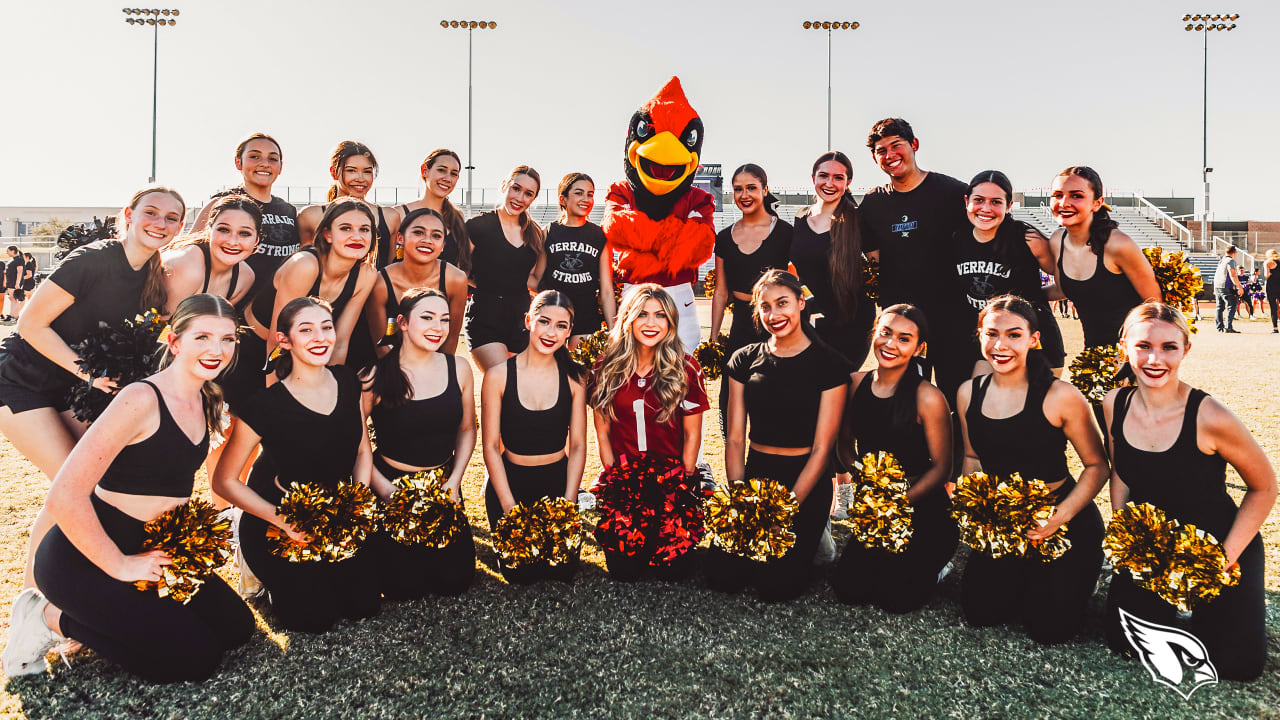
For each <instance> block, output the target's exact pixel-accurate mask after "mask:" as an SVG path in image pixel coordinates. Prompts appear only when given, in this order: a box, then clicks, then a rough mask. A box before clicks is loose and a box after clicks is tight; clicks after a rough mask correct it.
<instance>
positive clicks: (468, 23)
mask: <svg viewBox="0 0 1280 720" xmlns="http://www.w3.org/2000/svg"><path fill="white" fill-rule="evenodd" d="M440 27H442V28H444V29H446V30H450V29H458V30H466V31H467V201H466V207H467V217H471V176H472V172H473V171H475V169H476V167H475V164H474V163H472V162H471V34H472V33H474V32H475V31H476V30H496V29H497V28H498V23H496V22H494V21H492V20H441V21H440Z"/></svg>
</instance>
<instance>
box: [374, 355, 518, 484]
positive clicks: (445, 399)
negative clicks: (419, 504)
mask: <svg viewBox="0 0 1280 720" xmlns="http://www.w3.org/2000/svg"><path fill="white" fill-rule="evenodd" d="M444 357H445V361H446V365H447V367H448V372H449V380H448V383H447V384H446V385H445V388H444V392H442V393H440V394H439V395H436V396H434V397H429V398H422V399H421V400H413V399H409V400H405V401H404V402H402V403H401V404H399V405H396V406H395V407H391V406H389V405H388V404H387V402H386V400H385V399H380V400H379V402H378V404H377V405H374V406H373V410H372V411H371V412H370V413H369V416H370V417H371V418H373V429H374V431H375V432H376V433H377V435H378V454H379V455H381V456H382V457H384V458H389V459H391V460H395V461H396V462H398V463H402V464H404V465H411V466H413V467H437V466H439V465H443V464H445V463H447V462H448V461H449V458H451V457H453V449H454V447H455V446H456V445H457V438H458V425H459V424H461V423H462V389H461V387H459V385H458V373H457V359H456V358H455V357H454V356H452V355H445V356H444ZM503 415H504V417H505V411H504V413H503Z"/></svg>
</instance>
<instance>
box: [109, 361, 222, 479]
mask: <svg viewBox="0 0 1280 720" xmlns="http://www.w3.org/2000/svg"><path fill="white" fill-rule="evenodd" d="M142 382H143V383H144V384H145V385H146V386H147V387H149V388H151V390H152V391H154V392H155V394H156V404H158V405H159V406H160V426H159V427H157V428H156V431H155V432H153V433H151V434H150V435H149V436H147V437H146V438H145V439H143V440H139V441H138V442H136V443H132V444H130V445H125V446H124V447H123V448H121V449H120V452H119V453H118V454H117V455H116V457H115V459H114V460H112V461H111V465H110V466H108V467H107V469H106V471H105V472H104V473H102V479H101V480H99V481H98V487H100V488H102V489H103V490H110V491H111V492H118V493H126V494H129V495H157V496H161V497H191V491H192V490H193V489H194V488H195V484H196V471H197V470H199V469H200V465H202V464H203V463H204V459H205V457H206V456H207V455H208V454H209V430H208V428H205V431H204V438H203V439H201V440H200V442H198V443H193V442H191V438H190V437H188V436H187V434H186V433H185V432H183V431H182V428H181V427H179V426H178V423H177V421H176V420H174V419H173V415H170V414H169V406H168V405H167V404H166V403H165V401H164V395H162V394H160V388H157V387H156V386H155V385H152V384H151V383H150V382H148V381H146V380H143V381H142Z"/></svg>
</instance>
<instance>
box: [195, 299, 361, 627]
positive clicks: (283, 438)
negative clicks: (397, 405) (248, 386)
mask: <svg viewBox="0 0 1280 720" xmlns="http://www.w3.org/2000/svg"><path fill="white" fill-rule="evenodd" d="M275 341H276V343H277V344H278V345H279V347H280V349H281V351H282V352H281V354H280V356H279V357H278V358H277V359H276V366H275V374H276V377H277V378H278V379H279V382H277V383H275V384H274V385H272V386H271V387H269V388H267V389H266V390H264V391H262V392H260V393H258V394H256V395H254V396H253V397H251V398H249V399H248V400H246V401H245V403H244V404H243V406H242V410H241V412H240V420H241V422H240V423H238V424H237V425H236V427H235V429H234V430H233V431H232V433H231V438H230V439H228V440H227V445H226V447H225V448H224V449H223V451H222V459H221V460H219V461H218V467H217V469H216V470H214V474H213V480H212V483H213V491H214V492H216V493H217V494H218V495H221V496H222V497H224V498H227V499H228V500H230V501H231V503H232V504H233V505H235V506H236V507H239V508H242V509H243V510H244V514H243V515H242V516H241V519H240V550H241V552H242V553H243V555H244V560H245V563H246V564H247V565H248V566H249V569H250V570H252V571H253V573H254V574H255V575H257V577H258V579H259V580H261V581H262V584H263V586H265V587H266V589H267V593H268V597H269V598H270V601H271V610H272V612H274V613H275V616H276V619H277V620H278V621H279V623H280V625H281V626H282V627H284V628H285V629H288V630H301V631H304V632H316V633H318V632H324V631H326V630H328V629H329V628H330V627H331V626H332V625H333V624H334V623H335V622H337V621H338V619H340V618H348V619H351V620H357V619H361V618H366V617H370V616H372V615H376V614H377V612H378V605H379V603H380V602H381V597H380V595H381V594H380V592H379V589H378V583H377V576H376V573H375V570H374V563H373V561H372V559H371V553H370V552H369V550H368V549H362V550H360V551H359V552H357V553H355V555H354V556H352V557H348V558H346V559H341V560H333V559H324V558H318V559H310V560H304V561H296V562H295V561H293V560H290V559H287V558H285V557H281V556H280V555H279V554H277V550H278V547H277V546H278V545H279V544H281V543H280V538H278V537H273V536H279V535H280V534H284V535H287V537H288V539H289V540H291V541H293V542H294V543H297V544H299V545H308V544H309V543H310V541H311V540H312V538H309V537H308V536H307V535H305V534H303V533H301V532H299V531H298V530H296V529H295V528H294V527H293V526H291V525H290V524H289V522H288V521H286V520H285V519H284V518H283V517H281V515H280V514H279V513H277V511H276V509H277V507H278V506H279V505H280V501H281V500H283V499H284V498H285V496H286V494H287V493H289V491H290V489H291V486H292V485H293V484H294V483H298V484H299V485H300V486H307V485H310V486H312V487H314V488H318V489H320V490H321V491H324V492H332V491H334V490H335V489H336V488H337V487H338V485H339V484H340V483H343V482H345V481H347V480H349V479H350V480H354V481H355V482H357V483H360V484H362V485H365V486H368V484H369V476H370V471H371V461H370V455H371V453H370V450H369V436H368V433H367V432H366V431H365V424H364V417H363V415H362V414H361V412H360V393H361V388H360V379H359V378H358V377H356V373H355V371H354V370H350V369H348V368H346V367H344V366H342V365H334V366H331V367H326V364H327V363H328V362H329V360H330V358H331V357H332V354H333V349H334V347H335V345H336V344H337V342H338V340H337V337H336V333H335V330H334V322H333V314H332V313H331V312H330V310H329V306H328V303H326V302H324V301H323V300H316V299H314V298H308V297H302V298H295V299H293V300H290V301H289V302H288V303H287V304H286V305H285V306H284V307H283V308H281V310H280V313H279V316H278V317H277V319H276V337H275ZM259 443H261V444H262V455H261V456H260V457H259V458H258V460H257V462H256V463H255V464H254V467H253V471H252V473H250V475H249V484H248V485H247V486H246V485H242V484H240V483H239V482H238V478H239V477H240V472H241V470H242V469H243V468H244V464H245V462H247V461H248V459H249V456H250V454H251V452H252V451H253V448H254V446H255V445H257V444H259Z"/></svg>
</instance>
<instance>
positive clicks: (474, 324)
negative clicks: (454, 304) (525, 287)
mask: <svg viewBox="0 0 1280 720" xmlns="http://www.w3.org/2000/svg"><path fill="white" fill-rule="evenodd" d="M528 310H529V296H528V295H524V296H520V295H488V294H482V293H481V292H480V291H476V292H475V293H474V294H473V295H472V296H471V301H470V302H469V303H468V304H467V345H468V346H470V347H471V349H472V350H475V349H476V348H478V347H481V346H483V345H488V344H490V343H502V344H503V345H506V346H507V351H508V352H520V351H521V350H523V349H524V348H525V345H527V344H528V343H529V332H528V331H527V330H525V327H524V314H525V312H527V311H528Z"/></svg>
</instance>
